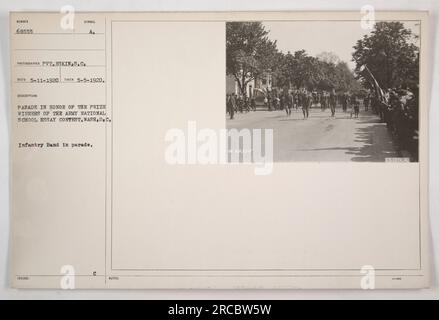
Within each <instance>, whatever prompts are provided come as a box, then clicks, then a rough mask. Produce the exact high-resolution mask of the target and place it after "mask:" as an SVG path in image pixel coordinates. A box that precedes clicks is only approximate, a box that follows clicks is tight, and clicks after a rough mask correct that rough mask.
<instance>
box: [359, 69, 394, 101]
mask: <svg viewBox="0 0 439 320" xmlns="http://www.w3.org/2000/svg"><path fill="white" fill-rule="evenodd" d="M360 74H361V75H363V76H364V77H365V78H366V80H367V81H369V83H370V84H371V85H372V87H373V88H374V90H375V94H376V96H377V98H378V100H379V101H380V102H382V103H384V104H386V105H388V104H389V101H388V99H387V96H386V94H385V93H384V90H383V89H381V87H380V85H379V83H378V81H377V80H376V79H375V77H374V76H373V74H372V72H371V71H370V70H369V68H368V67H367V66H366V65H365V64H364V65H362V66H361V68H360Z"/></svg>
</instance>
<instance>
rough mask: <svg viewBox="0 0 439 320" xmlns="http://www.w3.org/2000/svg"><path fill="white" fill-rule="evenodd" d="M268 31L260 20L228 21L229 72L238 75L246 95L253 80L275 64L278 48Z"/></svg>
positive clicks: (227, 53)
mask: <svg viewBox="0 0 439 320" xmlns="http://www.w3.org/2000/svg"><path fill="white" fill-rule="evenodd" d="M268 33H269V32H268V31H267V30H265V28H264V26H263V25H262V23H261V22H228V23H227V24H226V72H227V74H228V75H232V76H233V77H234V78H235V80H236V81H237V83H238V86H239V89H240V91H241V94H243V95H245V94H246V90H247V89H246V88H247V84H248V83H249V82H250V81H252V80H254V79H256V78H258V77H261V76H262V75H263V74H264V73H265V72H268V71H271V69H272V68H273V66H274V62H275V60H276V56H277V53H278V51H277V48H276V41H271V40H270V39H268V36H267V35H268ZM277 58H279V57H277Z"/></svg>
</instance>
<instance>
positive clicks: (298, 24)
mask: <svg viewBox="0 0 439 320" xmlns="http://www.w3.org/2000/svg"><path fill="white" fill-rule="evenodd" d="M263 24H264V26H265V27H266V29H267V30H269V31H270V33H269V35H268V36H269V38H270V39H272V40H277V47H278V49H279V50H281V51H283V52H284V53H287V52H288V51H290V52H291V53H293V52H294V51H297V50H301V49H305V50H306V51H307V52H308V54H310V55H312V56H316V55H318V54H320V53H322V52H325V51H326V52H333V53H335V54H336V55H337V56H338V57H339V58H340V59H341V60H343V61H345V62H347V63H348V65H349V67H350V68H351V69H353V68H354V67H355V63H354V62H353V61H352V52H353V48H352V47H353V46H354V45H355V44H356V42H357V40H358V39H360V38H362V37H363V36H364V35H366V34H369V33H370V32H371V31H372V30H368V29H366V30H365V29H362V28H361V25H360V22H359V21H288V22H285V21H282V22H263ZM404 25H405V27H406V28H410V29H411V30H412V32H413V33H414V34H417V35H419V26H418V24H417V23H415V22H412V21H408V22H404Z"/></svg>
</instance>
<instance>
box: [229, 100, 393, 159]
mask: <svg viewBox="0 0 439 320" xmlns="http://www.w3.org/2000/svg"><path fill="white" fill-rule="evenodd" d="M227 128H229V129H230V128H236V129H243V128H248V129H257V128H261V129H268V128H271V129H273V135H274V141H273V142H274V155H273V157H274V161H277V162H282V161H284V162H287V161H372V162H376V161H384V160H385V158H386V157H398V156H401V155H400V154H399V153H398V151H397V149H396V147H395V146H394V144H393V142H392V138H391V136H390V135H389V133H388V131H387V128H386V125H385V124H384V123H381V122H380V121H379V118H378V116H376V115H375V114H373V113H372V112H370V111H369V112H365V111H364V109H363V108H361V111H360V117H359V118H358V119H351V118H350V113H349V112H348V113H343V112H342V110H341V109H337V111H336V116H335V119H333V118H331V117H330V111H329V109H326V111H324V112H322V111H321V110H320V109H317V108H315V109H314V108H313V109H311V110H310V115H309V118H308V119H306V120H303V115H302V111H301V110H300V109H299V110H297V111H296V110H295V109H293V111H292V115H291V116H290V117H287V116H286V113H285V111H272V112H269V111H256V112H249V113H244V114H240V113H238V114H235V119H233V120H229V117H227Z"/></svg>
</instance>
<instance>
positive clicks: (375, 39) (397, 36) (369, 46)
mask: <svg viewBox="0 0 439 320" xmlns="http://www.w3.org/2000/svg"><path fill="white" fill-rule="evenodd" d="M415 38H416V37H415V35H413V33H412V32H411V30H409V29H407V28H405V27H404V24H403V23H401V22H397V21H396V22H377V23H376V24H375V29H374V30H373V31H372V32H371V34H370V35H365V36H364V37H363V38H362V39H360V40H358V41H357V44H356V45H355V46H354V50H355V51H354V53H353V55H352V57H353V61H355V62H356V68H355V71H356V73H358V74H359V71H360V68H361V67H362V66H363V65H364V64H366V65H367V67H368V68H369V70H370V71H371V72H372V74H373V75H374V76H375V78H376V79H377V81H378V83H379V84H380V86H381V87H382V88H383V89H388V88H401V87H402V88H404V87H405V88H413V87H415V86H416V85H417V84H418V83H419V48H418V47H417V46H416V44H415ZM360 77H361V76H360ZM362 82H363V84H364V85H365V86H367V87H369V88H371V87H370V84H369V83H367V81H366V80H365V79H362Z"/></svg>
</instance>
